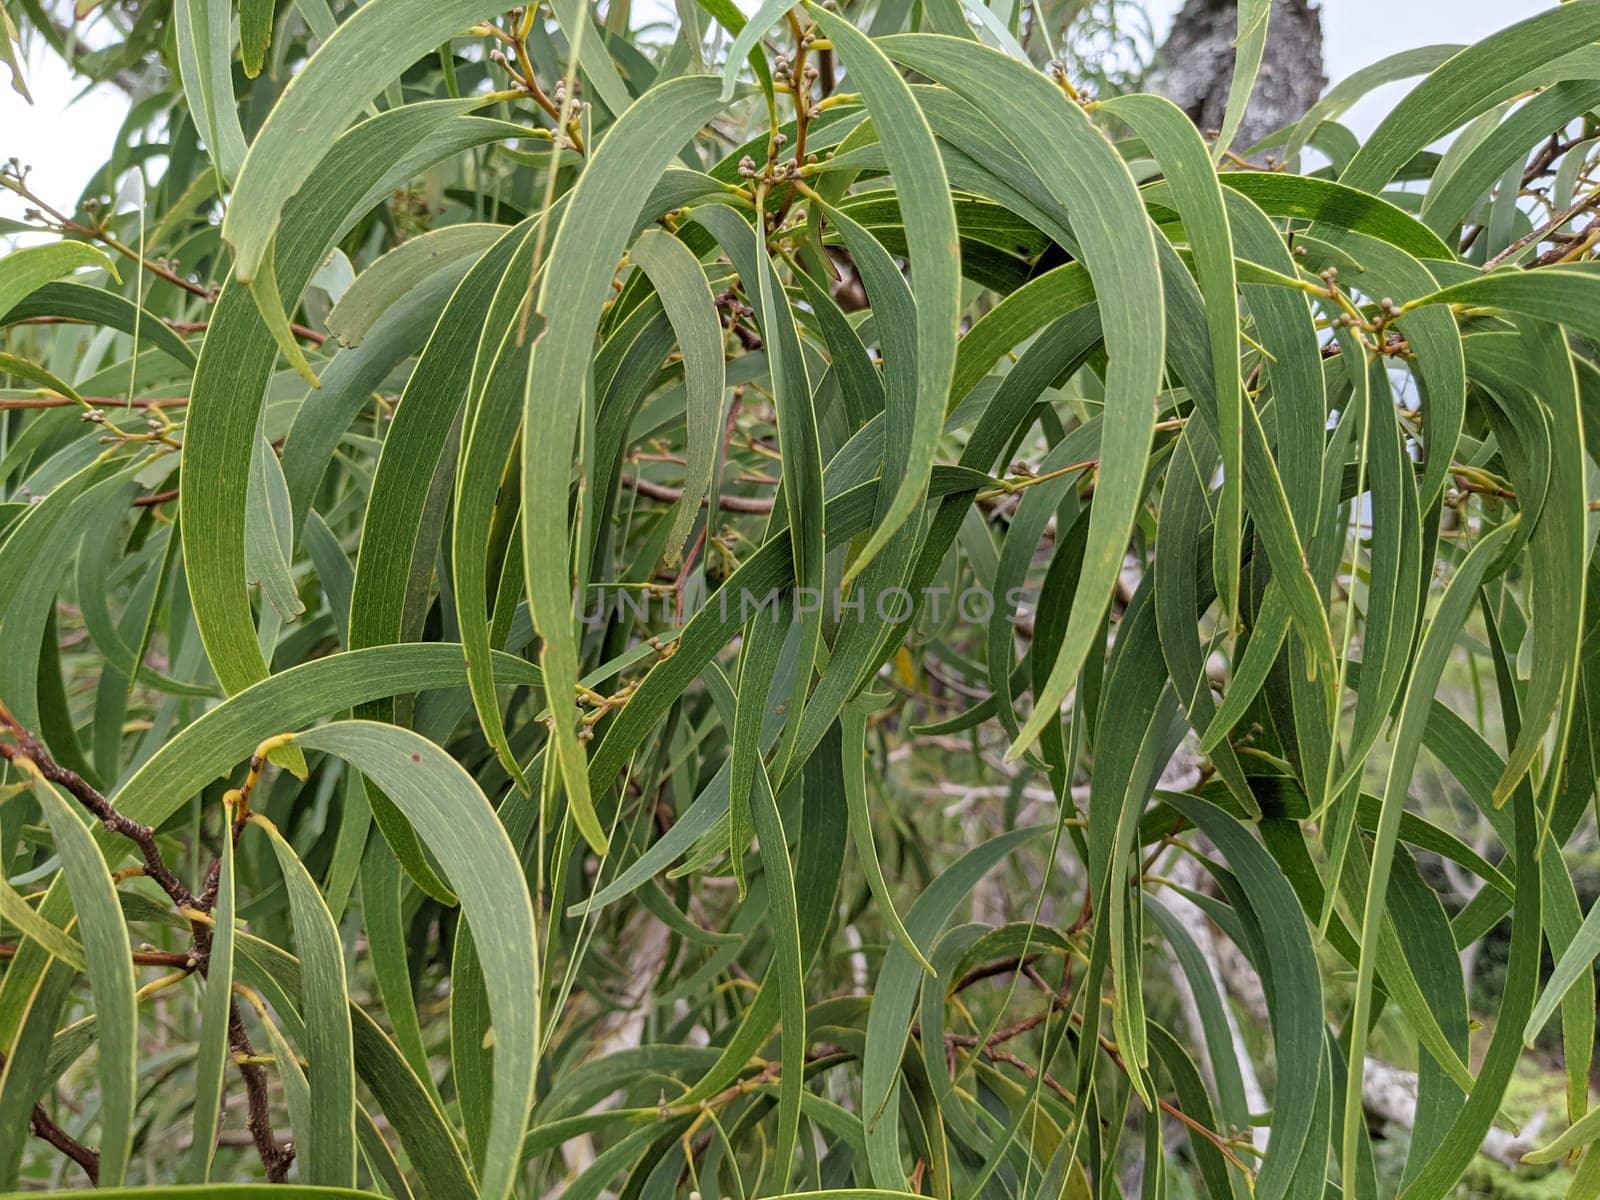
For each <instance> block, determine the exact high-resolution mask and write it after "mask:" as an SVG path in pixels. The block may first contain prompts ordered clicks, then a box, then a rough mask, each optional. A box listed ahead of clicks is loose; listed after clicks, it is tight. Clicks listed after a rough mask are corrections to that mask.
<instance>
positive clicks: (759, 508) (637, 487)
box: [622, 475, 772, 513]
mask: <svg viewBox="0 0 1600 1200" xmlns="http://www.w3.org/2000/svg"><path fill="white" fill-rule="evenodd" d="M622 486H623V487H625V488H628V489H629V490H631V491H635V492H638V493H639V495H641V496H647V497H649V498H650V499H651V500H661V501H664V502H666V503H668V504H671V503H673V502H675V501H678V500H682V499H683V489H682V488H675V487H668V486H667V485H666V484H664V483H651V482H650V480H648V479H637V478H635V477H634V476H632V475H624V476H623V477H622ZM700 503H701V505H704V504H705V501H704V500H702V501H700ZM717 507H718V508H720V509H722V510H724V511H725V512H741V513H769V512H771V511H772V499H771V498H770V497H768V496H721V495H719V496H718V497H717Z"/></svg>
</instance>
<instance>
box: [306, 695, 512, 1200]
mask: <svg viewBox="0 0 1600 1200" xmlns="http://www.w3.org/2000/svg"><path fill="white" fill-rule="evenodd" d="M296 741H297V742H298V743H299V744H300V745H302V746H304V747H305V748H306V749H309V750H324V751H327V752H328V753H330V754H337V755H338V756H339V757H341V758H343V759H345V760H346V761H348V762H350V763H351V764H352V765H354V766H356V767H358V768H359V769H360V770H361V771H362V772H363V773H364V774H366V775H367V776H368V777H369V778H370V779H372V780H373V782H375V783H376V784H377V785H378V786H379V787H381V788H382V789H383V790H384V792H385V794H387V795H388V796H389V797H390V798H391V799H392V800H393V801H394V803H395V804H396V806H397V807H399V809H400V810H401V812H403V813H404V814H405V816H406V819H407V820H409V821H410V822H411V823H412V825H413V826H415V827H416V829H417V831H418V835H419V836H420V837H421V838H422V841H423V843H424V845H426V846H427V847H428V849H429V850H430V851H431V852H432V853H433V854H434V855H435V856H436V857H437V858H438V860H439V863H440V865H441V866H442V867H443V868H444V872H445V874H446V876H447V877H448V878H449V879H450V882H451V884H452V886H453V887H454V888H455V891H456V893H457V895H459V896H460V897H461V909H462V913H463V914H464V916H465V917H466V919H467V921H468V922H469V923H471V925H472V927H473V940H474V943H475V944H476V946H477V952H478V957H479V960H480V961H481V963H482V964H483V975H484V984H485V987H486V989H487V991H488V998H489V1011H490V1014H491V1016H492V1018H493V1020H494V1026H493V1029H494V1076H495V1086H494V1108H493V1112H492V1115H491V1117H490V1126H489V1135H488V1141H487V1150H486V1155H485V1164H484V1169H483V1176H482V1187H483V1194H484V1195H485V1196H493V1197H505V1196H509V1195H510V1194H511V1189H512V1186H513V1184H514V1182H515V1180H516V1178H517V1176H518V1174H519V1171H518V1160H519V1155H518V1148H519V1147H520V1145H521V1142H522V1130H523V1126H524V1124H525V1122H526V1121H527V1118H528V1112H529V1110H530V1109H531V1108H532V1107H533V1084H534V1076H535V1073H536V1071H537V1070H538V1062H539V1052H538V1045H539V1036H540V1014H539V1007H538V996H539V976H538V956H537V948H536V940H535V935H534V924H533V904H532V901H531V900H530V899H529V898H528V887H527V883H526V882H525V881H524V879H523V876H522V867H521V864H520V863H519V862H518V861H517V854H516V850H515V848H514V847H513V846H512V844H511V840H510V838H508V837H507V836H506V833H505V829H504V827H503V826H502V825H501V824H500V822H499V821H498V820H496V819H495V815H494V810H493V809H491V808H490V807H489V802H488V800H487V799H485V797H484V795H483V792H482V791H481V790H480V789H479V788H478V785H477V784H476V783H474V782H473V780H472V777H471V776H470V775H468V774H467V773H466V772H465V771H464V770H462V769H461V767H460V766H459V765H457V764H456V762H455V761H454V760H453V759H451V758H450V757H449V756H448V755H447V754H445V753H444V752H443V751H442V750H440V749H439V748H438V747H437V746H435V745H433V744H432V743H431V742H429V741H428V740H427V739H426V738H423V737H421V736H419V735H417V734H414V733H411V732H410V731H409V730H403V729H397V728H394V727H393V726H387V725H378V724H374V723H371V722H366V721H341V722H335V723H333V724H331V725H324V726H322V727H321V728H319V729H316V730H313V731H312V732H310V733H306V734H301V735H300V736H299V737H298V738H297V739H296ZM309 966H310V964H309V963H308V968H309ZM314 1062H315V1060H313V1063H314ZM313 1095H315V1093H314V1092H313Z"/></svg>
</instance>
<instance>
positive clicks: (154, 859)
mask: <svg viewBox="0 0 1600 1200" xmlns="http://www.w3.org/2000/svg"><path fill="white" fill-rule="evenodd" d="M0 726H3V727H4V728H5V730H6V731H7V732H8V733H9V734H10V735H11V738H12V741H13V742H15V745H11V744H9V743H6V742H0V758H4V759H6V760H7V761H8V762H15V763H17V764H19V765H22V766H23V769H24V770H26V769H27V767H28V766H30V765H31V766H32V768H33V769H34V770H35V771H37V772H38V774H39V775H40V776H42V777H43V778H45V779H47V780H49V781H50V782H51V783H54V784H57V785H59V786H60V787H63V788H65V789H66V790H67V791H68V792H69V793H71V795H72V796H73V798H74V799H76V800H77V801H78V803H79V804H82V805H83V806H84V807H85V808H87V809H88V810H89V811H90V812H91V813H93V814H94V816H95V818H96V819H97V820H98V821H99V822H100V823H101V824H102V825H104V826H105V827H106V828H107V829H109V830H111V832H112V833H117V834H121V835H122V836H123V837H125V838H127V839H128V840H129V841H130V842H132V843H133V844H134V845H136V846H138V847H139V853H140V855H141V856H142V857H143V859H144V873H145V874H146V875H147V876H149V878H151V879H153V880H155V882H156V883H157V885H159V886H160V888H161V890H162V891H164V892H166V894H167V895H168V896H169V897H170V898H171V899H172V902H173V903H174V904H175V905H177V906H178V907H179V908H180V909H186V908H188V909H192V908H194V907H195V898H194V893H193V892H191V891H190V890H189V889H188V888H187V887H186V886H185V885H184V883H183V881H182V880H181V879H179V878H178V877H177V876H176V875H174V874H173V873H172V871H171V870H170V869H169V868H168V867H167V864H166V861H165V860H164V859H163V858H162V857H161V850H160V848H159V847H157V845H156V831H155V830H154V829H152V828H151V827H150V826H148V825H141V824H139V822H137V821H133V820H130V819H129V818H127V817H125V816H123V815H122V814H121V813H120V812H118V811H117V810H116V809H115V808H114V807H112V804H111V802H110V801H109V800H107V799H106V798H105V797H104V796H102V795H101V794H100V793H99V792H98V791H97V790H96V789H95V788H94V787H93V785H91V784H90V783H89V781H88V780H86V779H84V778H83V776H81V775H79V774H78V773H77V772H76V771H72V770H69V769H68V768H66V767H63V766H62V765H61V764H60V763H58V762H56V760H55V759H53V758H52V757H50V752H49V751H48V750H47V749H45V747H44V743H42V742H41V741H39V739H38V738H36V737H34V736H33V734H31V733H29V732H28V731H27V730H26V729H24V728H23V727H22V726H21V724H19V723H18V721H17V719H16V718H15V717H13V716H12V715H11V712H10V710H8V709H6V708H5V707H4V706H3V705H0Z"/></svg>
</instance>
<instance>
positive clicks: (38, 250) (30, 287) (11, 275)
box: [0, 242, 117, 313]
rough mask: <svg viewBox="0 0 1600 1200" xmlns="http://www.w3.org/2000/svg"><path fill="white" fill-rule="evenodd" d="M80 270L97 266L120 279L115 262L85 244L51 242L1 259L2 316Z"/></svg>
mask: <svg viewBox="0 0 1600 1200" xmlns="http://www.w3.org/2000/svg"><path fill="white" fill-rule="evenodd" d="M79 267H98V268H100V269H101V270H103V271H105V272H107V273H108V274H109V275H110V276H111V277H112V278H113V279H115V278H117V268H116V266H115V265H114V264H113V263H112V261H111V260H110V259H109V258H107V257H106V256H105V254H104V253H102V252H101V251H99V250H97V249H95V248H94V247H93V246H90V245H88V244H86V243H84V242H52V243H50V244H49V245H48V246H24V247H23V248H22V249H21V250H13V251H11V253H9V254H7V255H6V256H5V257H4V258H0V313H9V312H10V311H11V310H12V309H13V308H15V307H16V306H17V305H18V304H19V303H21V301H22V300H23V299H24V298H26V297H27V296H29V295H31V294H32V293H34V292H36V291H38V290H39V289H40V288H42V287H44V286H45V284H47V283H50V282H51V281H52V280H56V279H60V278H61V277H62V276H63V275H70V274H71V273H72V272H74V271H76V270H77V269H78V268H79Z"/></svg>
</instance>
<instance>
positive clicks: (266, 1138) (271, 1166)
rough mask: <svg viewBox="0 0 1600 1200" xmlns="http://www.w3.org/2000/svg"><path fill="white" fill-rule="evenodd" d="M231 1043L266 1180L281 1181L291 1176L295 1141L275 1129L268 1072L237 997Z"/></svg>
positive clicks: (230, 1016)
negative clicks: (247, 1029) (259, 1060)
mask: <svg viewBox="0 0 1600 1200" xmlns="http://www.w3.org/2000/svg"><path fill="white" fill-rule="evenodd" d="M228 1045H229V1047H230V1048H231V1049H232V1050H233V1054H234V1061H235V1062H237V1063H238V1065H239V1074H240V1075H242V1076H244V1091H245V1099H246V1100H247V1101H248V1102H249V1115H248V1117H247V1118H246V1123H247V1124H248V1125H249V1127H250V1138H251V1140H252V1141H254V1142H255V1144H256V1153H257V1154H258V1155H260V1156H261V1165H262V1166H263V1167H265V1168H266V1171H267V1182H268V1183H282V1182H283V1181H284V1180H285V1179H286V1178H288V1175H289V1166H290V1164H292V1163H293V1162H294V1143H293V1142H283V1143H280V1142H279V1141H278V1137H277V1135H276V1134H275V1133H273V1131H272V1113H271V1110H270V1108H269V1107H268V1096H267V1073H266V1072H265V1071H264V1070H262V1068H261V1064H260V1063H257V1062H254V1061H252V1060H254V1058H255V1054H256V1052H255V1048H254V1047H253V1046H252V1045H251V1044H250V1035H249V1034H248V1033H246V1032H245V1028H244V1018H243V1017H241V1016H240V1015H239V1002H238V1001H237V1000H230V1001H229V1002H228Z"/></svg>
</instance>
